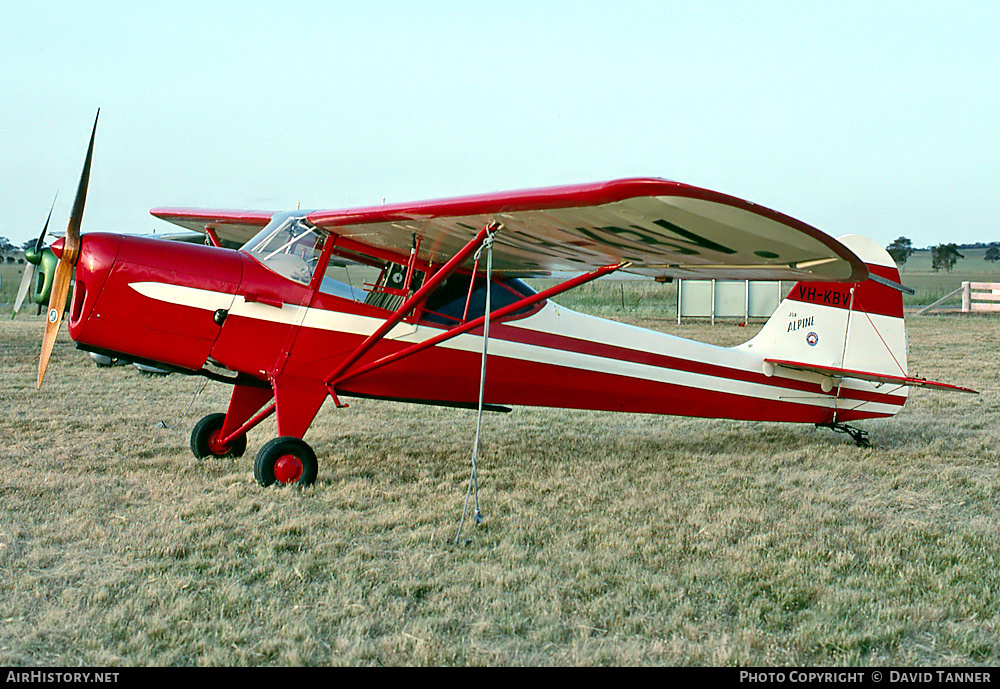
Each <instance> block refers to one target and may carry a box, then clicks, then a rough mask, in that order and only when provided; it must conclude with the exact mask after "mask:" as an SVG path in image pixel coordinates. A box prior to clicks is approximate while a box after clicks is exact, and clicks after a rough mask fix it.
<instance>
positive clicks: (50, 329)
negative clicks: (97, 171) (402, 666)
mask: <svg viewBox="0 0 1000 689" xmlns="http://www.w3.org/2000/svg"><path fill="white" fill-rule="evenodd" d="M100 116H101V111H100V109H99V108H98V110H97V117H95V118H94V130H93V132H91V134H90V146H89V147H88V148H87V159H86V160H85V161H84V163H83V174H81V175H80V186H79V187H77V190H76V201H74V202H73V212H72V213H71V214H70V216H69V223H68V224H67V225H66V236H65V238H64V239H63V242H62V247H61V249H60V247H58V246H56V245H53V246H52V250H53V251H54V252H56V254H57V255H58V256H59V264H58V265H57V266H56V274H55V277H54V279H53V282H52V294H51V296H50V297H49V310H48V315H47V316H46V319H45V334H44V335H43V336H42V355H41V358H40V359H39V360H38V387H39V388H41V387H42V379H43V378H44V377H45V369H46V368H47V367H48V365H49V357H50V356H51V355H52V347H53V346H54V345H55V342H56V334H57V333H58V332H59V326H60V324H61V323H62V318H63V310H64V309H65V308H66V297H67V296H68V295H69V284H70V280H71V279H72V278H73V269H74V268H75V267H76V262H77V259H78V258H79V256H80V221H81V219H82V218H83V206H84V204H85V203H86V202H87V186H88V185H89V183H90V162H91V160H92V158H93V156H94V138H95V137H96V135H97V120H98V118H99V117H100ZM47 226H48V222H46V227H47ZM43 236H44V231H43ZM57 244H58V242H57Z"/></svg>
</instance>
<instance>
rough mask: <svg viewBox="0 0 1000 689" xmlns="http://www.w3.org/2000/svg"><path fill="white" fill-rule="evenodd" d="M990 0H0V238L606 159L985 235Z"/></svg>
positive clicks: (626, 170) (991, 143)
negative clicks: (171, 211) (86, 171)
mask: <svg viewBox="0 0 1000 689" xmlns="http://www.w3.org/2000/svg"><path fill="white" fill-rule="evenodd" d="M997 36H1000V2H997V1H996V0H990V1H986V2H971V1H970V2H963V1H962V0H957V1H953V2H948V3H942V2H920V1H918V0H914V1H912V2H891V1H889V2H871V1H870V0H867V1H865V2H851V1H845V2H836V3H816V2H815V1H814V0H803V1H801V2H790V1H789V2H768V1H767V0H757V1H755V2H749V1H747V2H714V1H712V0H707V1H704V2H698V3H692V2H689V1H678V2H673V1H662V2H639V1H635V2H632V1H629V0H617V1H616V2H614V3H611V2H586V1H585V0H577V1H576V2H547V1H546V0H529V1H525V2H518V1H508V2H496V1H495V0H494V1H493V2H474V1H469V0H467V1H466V2H444V1H434V0H427V1H425V2H404V1H397V2H382V1H380V0H366V1H365V2H363V3H362V2H343V3H341V2H333V1H327V2H297V1H296V0H281V1H280V2H249V1H244V2H212V1H211V0H201V1H199V2H187V1H186V0H172V1H171V2H165V3H160V2H155V1H151V0H147V1H144V2H141V3H137V2H100V1H99V0H95V1H94V2H86V3H83V2H46V1H45V0H31V1H30V2H22V1H21V0H5V2H3V3H2V4H0V40H2V44H0V45H2V49H0V94H2V97H3V100H2V103H3V107H2V108H0V131H2V133H3V134H2V136H0V165H2V168H0V175H2V177H0V236H6V237H8V238H9V239H10V240H11V241H12V242H14V243H15V244H18V245H20V244H22V243H23V242H25V241H27V240H29V239H33V238H35V237H36V236H37V235H38V233H39V232H40V231H41V228H42V225H43V224H44V222H45V217H46V215H47V213H48V211H49V207H50V206H51V204H52V201H53V197H54V196H55V195H56V194H57V193H58V199H57V200H56V204H55V208H54V212H53V224H52V230H54V232H55V233H56V234H57V235H58V234H61V233H62V232H63V231H64V228H65V223H66V220H67V219H68V216H69V212H70V209H71V207H72V203H73V197H74V195H75V191H76V185H77V180H78V179H79V175H80V170H81V168H82V165H83V158H84V155H85V153H86V147H87V141H88V138H89V136H90V131H91V127H92V125H93V122H94V116H95V114H96V112H97V109H98V108H100V111H101V114H100V122H99V124H98V131H97V142H96V145H95V152H94V163H93V170H92V173H91V184H90V193H89V195H88V199H87V207H86V212H85V214H84V217H83V231H84V232H91V231H111V232H124V233H137V234H145V233H149V232H153V231H156V232H169V231H171V230H172V229H174V228H173V226H172V225H169V224H168V223H165V222H164V221H161V220H158V219H156V218H154V217H152V216H151V215H149V210H150V209H151V208H154V207H157V206H185V207H189V206H193V207H204V208H237V209H253V210H283V209H291V208H295V207H296V206H300V207H301V208H308V209H335V208H349V207H355V206H368V205H375V204H379V203H381V202H382V201H383V199H384V200H385V201H386V202H407V201H420V200H425V199H436V198H444V197H451V196H459V195H465V194H478V193H486V192H497V191H504V190H514V189H524V188H533V187H541V186H550V185H562V184H572V183H582V182H596V181H603V180H611V179H617V178H621V177H662V178H666V179H671V180H675V181H679V182H684V183H687V184H693V185H696V186H700V187H706V188H709V189H713V190H715V191H719V192H723V193H726V194H731V195H733V196H737V197H740V198H743V199H746V200H748V201H752V202H754V203H758V204H761V205H763V206H767V207H769V208H772V209H774V210H777V211H780V212H782V213H786V214H788V215H791V216H793V217H795V218H797V219H799V220H801V221H803V222H806V223H809V224H810V225H813V226H815V227H817V228H819V229H820V230H822V231H824V232H826V233H827V234H830V235H832V236H839V235H843V234H863V235H866V236H868V237H871V238H872V239H874V240H876V241H877V242H879V243H881V244H882V245H886V244H889V243H890V242H892V241H893V240H894V239H895V238H897V237H900V236H905V237H909V238H910V239H911V240H912V241H913V244H914V246H917V247H923V246H930V245H933V244H938V243H942V242H956V243H967V242H989V241H1000V213H998V208H1000V203H998V199H1000V193H998V192H1000V42H998V39H997Z"/></svg>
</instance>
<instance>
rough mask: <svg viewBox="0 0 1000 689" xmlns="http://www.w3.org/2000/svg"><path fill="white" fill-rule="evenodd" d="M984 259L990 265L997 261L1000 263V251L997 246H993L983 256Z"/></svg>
mask: <svg viewBox="0 0 1000 689" xmlns="http://www.w3.org/2000/svg"><path fill="white" fill-rule="evenodd" d="M983 258H985V259H986V260H987V261H989V262H990V263H996V262H997V261H1000V249H998V248H997V247H995V246H991V247H990V248H989V249H987V250H986V253H985V254H984V255H983Z"/></svg>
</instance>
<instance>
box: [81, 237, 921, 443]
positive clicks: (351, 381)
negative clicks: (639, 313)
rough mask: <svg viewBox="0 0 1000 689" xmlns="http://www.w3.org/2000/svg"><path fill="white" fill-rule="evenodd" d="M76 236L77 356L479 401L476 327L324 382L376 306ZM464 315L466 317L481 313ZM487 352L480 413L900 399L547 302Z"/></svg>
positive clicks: (757, 412)
mask: <svg viewBox="0 0 1000 689" xmlns="http://www.w3.org/2000/svg"><path fill="white" fill-rule="evenodd" d="M83 239H84V241H83V246H82V249H81V259H80V261H79V263H78V265H77V282H76V285H77V287H76V291H75V293H74V297H73V300H72V305H71V310H70V318H69V327H70V334H71V336H72V337H73V338H74V339H75V340H76V341H77V342H78V345H79V346H80V347H81V348H83V349H88V350H91V351H101V352H108V353H114V354H117V355H121V356H123V357H126V358H131V359H133V360H137V361H143V362H147V363H154V364H157V365H162V366H167V367H171V368H173V369H176V370H182V371H188V372H199V371H202V370H203V369H204V368H205V367H206V366H207V365H208V364H209V363H211V364H212V365H213V366H216V367H219V368H221V369H223V370H225V369H228V370H229V371H232V372H238V373H240V374H242V375H243V376H245V377H246V378H252V379H254V380H257V381H260V383H261V384H262V385H266V384H268V383H269V381H272V380H273V379H274V378H275V377H277V376H289V377H292V378H297V379H303V380H305V379H308V380H313V381H323V382H324V384H330V385H329V387H330V392H331V394H336V395H343V396H352V395H354V396H369V397H377V398H385V399H395V400H408V401H414V402H423V403H433V404H444V405H457V406H472V405H474V404H475V403H476V402H477V400H478V395H479V380H480V367H481V364H482V351H483V337H482V329H481V328H480V329H477V330H473V331H470V332H468V333H466V334H461V335H457V336H455V337H453V338H451V339H448V340H446V341H444V342H442V343H440V344H437V345H435V346H433V347H430V348H427V349H425V350H423V351H420V352H418V353H415V354H413V355H411V356H407V357H405V358H402V359H400V360H399V361H396V362H393V363H392V364H390V365H387V366H384V367H382V368H378V369H375V370H372V371H370V372H366V373H362V374H361V375H356V376H353V377H352V376H351V375H347V376H344V377H340V378H339V379H338V381H336V382H335V383H334V382H333V381H330V380H328V379H327V376H328V374H329V373H330V372H331V371H332V370H334V369H335V368H336V367H337V365H338V364H339V363H340V362H342V361H343V360H344V358H345V357H347V356H348V355H350V354H351V353H352V352H354V350H355V349H356V348H357V347H358V345H359V344H360V343H361V342H362V341H363V340H364V339H365V338H366V337H367V336H368V335H370V334H371V333H372V332H374V331H375V330H376V329H377V328H378V327H379V326H380V325H382V324H383V323H384V322H385V321H386V318H387V317H388V316H389V315H390V314H391V313H392V311H391V308H385V307H384V306H383V305H375V304H373V303H366V301H365V300H364V299H363V295H362V298H360V299H359V298H357V295H354V294H352V292H353V290H344V289H341V288H331V289H326V288H324V287H323V284H322V283H321V282H320V281H319V280H318V279H317V280H311V281H308V282H303V281H297V280H293V279H289V278H288V277H286V276H284V275H280V274H278V273H276V272H274V271H272V270H271V269H269V268H268V267H267V266H266V265H265V264H264V263H262V262H260V261H259V260H258V259H257V258H255V257H253V256H252V255H250V254H249V253H245V252H242V251H232V250H227V249H220V248H214V247H207V246H200V245H189V244H181V243H173V242H164V241H162V240H153V239H144V238H138V237H131V236H119V235H106V234H88V235H85V236H84V238H83ZM467 277H468V276H466V278H467ZM307 279H308V278H307ZM494 284H495V285H496V289H501V288H502V285H500V283H494ZM479 308H480V311H479V313H478V314H475V313H473V314H470V315H469V317H470V318H471V317H472V316H474V315H482V306H480V307H479ZM463 317H464V316H463ZM446 323H447V321H442V319H441V318H434V317H432V316H431V314H428V313H423V314H421V313H419V312H418V313H417V314H416V315H415V316H413V317H411V318H410V319H409V320H404V321H403V322H401V323H399V324H398V325H396V326H395V327H394V328H393V329H392V330H391V331H389V333H388V334H387V335H386V337H385V338H384V339H382V340H381V341H379V342H378V343H377V344H375V346H374V347H373V348H372V349H371V350H370V351H367V352H366V353H365V355H364V357H363V358H362V359H360V360H359V361H358V362H357V365H358V366H361V365H364V364H365V363H367V362H371V361H374V360H377V359H379V358H381V357H384V356H386V355H388V354H392V353H394V352H398V351H400V350H403V349H405V348H408V347H410V346H411V345H412V344H414V343H417V342H421V341H424V340H426V339H427V338H430V337H433V336H435V335H438V334H440V333H442V331H444V330H446V329H447V328H448V327H449V325H447V324H446ZM488 351H489V358H488V361H487V364H486V385H485V392H484V402H485V403H486V404H490V405H503V406H543V407H564V408H576V409H592V410H608V411H624V412H640V413H654V414H671V415H680V416H699V417H716V418H731V419H745V420H761V421H792V422H808V423H826V422H829V421H831V420H834V419H836V420H840V421H847V420H852V419H860V418H869V417H875V416H889V415H891V414H893V413H895V411H897V410H898V409H899V408H900V407H901V406H902V404H903V401H904V400H905V395H902V394H899V393H897V392H896V391H894V390H886V391H877V390H872V389H871V386H870V385H867V384H856V385H855V384H851V383H845V384H842V385H838V386H836V387H833V388H832V389H831V387H830V385H829V384H828V381H824V380H823V377H822V376H819V375H816V374H813V373H808V372H785V373H783V374H782V375H774V373H773V371H768V370H767V366H766V365H765V362H764V355H763V354H762V353H759V352H755V351H754V350H753V348H751V347H747V346H746V345H743V346H738V347H732V348H727V347H718V346H713V345H708V344H704V343H700V342H696V341H692V340H688V339H684V338H679V337H675V336H672V335H668V334H664V333H659V332H655V331H651V330H647V329H643V328H638V327H635V326H630V325H626V324H622V323H618V322H614V321H610V320H606V319H601V318H596V317H593V316H588V315H585V314H581V313H577V312H574V311H571V310H569V309H566V308H563V307H561V306H559V305H558V304H556V303H554V302H552V301H546V302H543V303H542V304H540V305H534V306H532V307H531V308H526V309H524V310H523V311H521V312H519V313H516V314H515V315H512V316H509V317H506V318H504V319H502V320H500V321H498V322H494V323H492V324H491V326H490V332H489V339H488ZM349 373H350V371H348V374H349Z"/></svg>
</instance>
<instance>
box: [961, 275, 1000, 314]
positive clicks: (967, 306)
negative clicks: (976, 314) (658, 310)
mask: <svg viewBox="0 0 1000 689" xmlns="http://www.w3.org/2000/svg"><path fill="white" fill-rule="evenodd" d="M972 311H1000V283H998V282H963V283H962V313H970V312H972Z"/></svg>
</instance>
